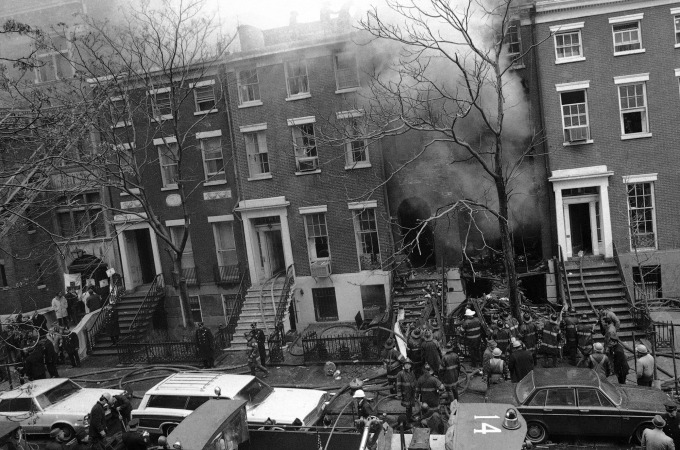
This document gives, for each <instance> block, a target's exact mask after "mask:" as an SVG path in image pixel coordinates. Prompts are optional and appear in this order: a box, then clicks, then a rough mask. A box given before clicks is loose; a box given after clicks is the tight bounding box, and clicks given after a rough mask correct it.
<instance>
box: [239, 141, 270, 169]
mask: <svg viewBox="0 0 680 450" xmlns="http://www.w3.org/2000/svg"><path fill="white" fill-rule="evenodd" d="M243 139H245V141H246V154H247V156H248V169H249V170H250V177H251V178H257V177H261V176H263V175H267V174H269V153H268V152H267V136H266V133H265V131H258V132H254V133H244V134H243Z"/></svg>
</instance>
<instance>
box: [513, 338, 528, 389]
mask: <svg viewBox="0 0 680 450" xmlns="http://www.w3.org/2000/svg"><path fill="white" fill-rule="evenodd" d="M512 345H513V347H514V350H513V352H512V354H511V355H510V356H509V357H508V370H509V371H510V380H511V381H512V382H513V383H518V382H520V381H521V380H522V378H524V377H525V376H526V375H527V374H528V373H529V372H531V371H532V370H534V356H533V355H532V354H531V352H530V351H529V350H527V349H526V348H524V346H523V345H522V342H521V341H519V340H516V341H515V342H514V343H513V344H512Z"/></svg>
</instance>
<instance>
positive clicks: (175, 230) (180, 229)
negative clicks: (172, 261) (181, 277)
mask: <svg viewBox="0 0 680 450" xmlns="http://www.w3.org/2000/svg"><path fill="white" fill-rule="evenodd" d="M168 228H170V238H171V239H172V243H173V244H175V245H176V246H178V247H179V245H180V244H181V243H182V238H183V237H184V231H185V230H186V232H187V233H189V230H188V229H187V228H186V227H185V226H184V225H171V226H169V227H168ZM185 269H193V270H194V271H195V269H196V263H195V262H194V248H193V246H192V245H191V234H189V235H188V236H187V242H186V244H185V245H184V252H182V270H185ZM186 275H187V274H185V277H186V278H188V277H187V276H186Z"/></svg>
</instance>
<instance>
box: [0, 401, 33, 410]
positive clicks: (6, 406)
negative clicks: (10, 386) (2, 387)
mask: <svg viewBox="0 0 680 450" xmlns="http://www.w3.org/2000/svg"><path fill="white" fill-rule="evenodd" d="M35 409H36V408H35V406H34V403H33V399H32V398H30V397H17V398H6V399H3V400H2V401H0V412H14V413H15V412H28V411H35Z"/></svg>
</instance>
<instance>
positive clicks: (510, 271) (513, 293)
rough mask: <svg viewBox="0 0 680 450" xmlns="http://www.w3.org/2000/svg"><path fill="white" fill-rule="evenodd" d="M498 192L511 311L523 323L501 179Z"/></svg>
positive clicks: (505, 194) (505, 193)
mask: <svg viewBox="0 0 680 450" xmlns="http://www.w3.org/2000/svg"><path fill="white" fill-rule="evenodd" d="M496 192H497V193H498V212H499V216H500V217H499V218H498V229H499V231H500V235H501V244H502V246H503V265H504V266H505V276H506V278H507V280H508V298H509V299H510V311H511V313H512V315H513V317H515V319H517V320H518V321H519V323H522V314H521V311H520V308H519V307H520V302H519V296H518V295H517V294H518V288H517V269H516V268H515V248H514V246H513V245H512V235H511V233H510V224H509V222H508V216H509V214H508V193H507V190H506V186H505V183H504V182H503V179H502V178H501V179H500V181H498V180H497V181H496Z"/></svg>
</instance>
